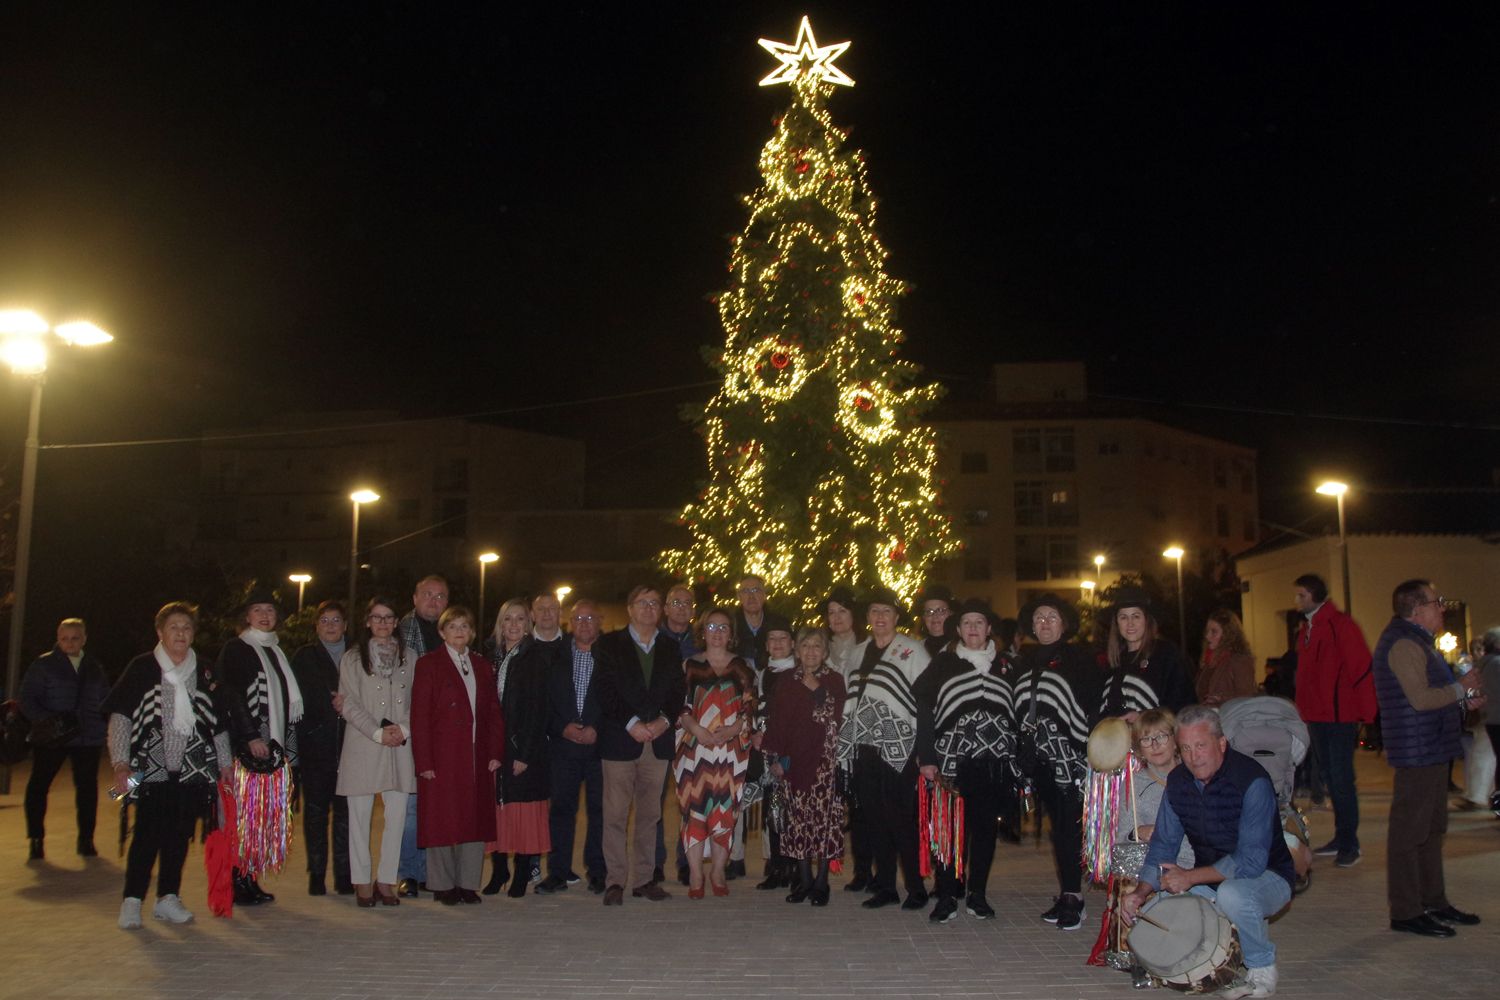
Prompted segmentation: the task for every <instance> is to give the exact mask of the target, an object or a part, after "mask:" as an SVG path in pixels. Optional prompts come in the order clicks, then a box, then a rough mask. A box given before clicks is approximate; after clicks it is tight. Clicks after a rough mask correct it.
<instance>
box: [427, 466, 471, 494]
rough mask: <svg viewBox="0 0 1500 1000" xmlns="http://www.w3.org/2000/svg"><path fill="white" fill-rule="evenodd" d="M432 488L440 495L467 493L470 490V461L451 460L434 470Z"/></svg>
mask: <svg viewBox="0 0 1500 1000" xmlns="http://www.w3.org/2000/svg"><path fill="white" fill-rule="evenodd" d="M432 480H433V482H432V488H433V490H434V491H436V492H438V493H466V492H468V489H469V460H468V459H467V458H450V459H449V460H448V461H446V462H439V463H438V465H437V467H436V468H435V469H433V476H432Z"/></svg>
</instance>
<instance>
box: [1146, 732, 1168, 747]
mask: <svg viewBox="0 0 1500 1000" xmlns="http://www.w3.org/2000/svg"><path fill="white" fill-rule="evenodd" d="M1171 738H1172V736H1171V734H1170V733H1157V734H1156V735H1154V736H1142V737H1141V738H1140V740H1139V742H1140V744H1141V746H1143V747H1159V746H1161V745H1162V744H1163V743H1165V742H1167V740H1170V739H1171Z"/></svg>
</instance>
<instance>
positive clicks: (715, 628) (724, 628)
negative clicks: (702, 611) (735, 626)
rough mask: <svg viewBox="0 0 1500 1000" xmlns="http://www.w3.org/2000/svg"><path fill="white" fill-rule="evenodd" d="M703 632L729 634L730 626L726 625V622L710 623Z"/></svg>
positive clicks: (704, 627)
mask: <svg viewBox="0 0 1500 1000" xmlns="http://www.w3.org/2000/svg"><path fill="white" fill-rule="evenodd" d="M703 631H705V632H728V631H729V625H728V624H726V623H725V622H709V623H708V624H707V625H705V626H703Z"/></svg>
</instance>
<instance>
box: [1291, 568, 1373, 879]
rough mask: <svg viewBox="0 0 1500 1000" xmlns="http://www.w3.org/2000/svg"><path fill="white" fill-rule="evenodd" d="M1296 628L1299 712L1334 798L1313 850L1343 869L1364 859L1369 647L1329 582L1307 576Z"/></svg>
mask: <svg viewBox="0 0 1500 1000" xmlns="http://www.w3.org/2000/svg"><path fill="white" fill-rule="evenodd" d="M1292 600H1293V601H1294V602H1295V604H1296V606H1297V610H1298V611H1299V612H1301V614H1302V616H1303V621H1302V623H1301V624H1300V625H1298V627H1297V639H1296V642H1295V648H1296V652H1297V711H1298V712H1299V713H1300V714H1301V716H1302V721H1303V722H1306V723H1307V731H1308V734H1309V735H1310V736H1311V737H1312V745H1313V757H1314V758H1315V760H1316V762H1317V767H1318V773H1319V775H1321V777H1322V779H1323V784H1324V785H1326V786H1327V787H1328V796H1329V798H1330V799H1332V800H1333V839H1332V840H1330V841H1329V842H1328V843H1326V844H1324V845H1323V846H1322V847H1320V848H1318V849H1317V850H1316V851H1314V852H1313V853H1314V854H1317V855H1318V856H1320V857H1333V858H1334V859H1335V860H1334V864H1336V865H1337V866H1338V867H1340V868H1352V867H1354V866H1355V865H1357V864H1359V859H1360V850H1359V795H1358V793H1357V790H1356V789H1355V784H1354V750H1355V747H1356V746H1358V745H1359V727H1360V723H1367V722H1374V721H1375V685H1374V684H1373V683H1372V682H1371V679H1370V646H1369V643H1367V642H1365V636H1364V633H1363V632H1361V631H1360V630H1359V625H1358V624H1357V623H1356V622H1355V621H1354V619H1353V618H1350V617H1349V616H1348V615H1346V614H1345V613H1344V612H1342V611H1340V610H1339V609H1338V608H1337V607H1336V606H1335V605H1334V603H1333V602H1332V601H1331V600H1329V599H1328V584H1326V583H1324V582H1323V579H1322V577H1319V576H1315V575H1314V574H1312V573H1308V574H1306V575H1304V576H1299V577H1297V579H1296V580H1295V581H1294V583H1293V590H1292Z"/></svg>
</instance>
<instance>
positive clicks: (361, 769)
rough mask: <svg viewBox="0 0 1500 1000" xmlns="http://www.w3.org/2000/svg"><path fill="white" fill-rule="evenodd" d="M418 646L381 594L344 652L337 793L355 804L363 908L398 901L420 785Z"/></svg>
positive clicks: (354, 844) (352, 833)
mask: <svg viewBox="0 0 1500 1000" xmlns="http://www.w3.org/2000/svg"><path fill="white" fill-rule="evenodd" d="M416 668H417V661H416V655H415V653H414V652H413V651H412V650H410V649H408V648H406V643H405V642H403V641H402V639H401V633H400V632H398V631H397V630H396V612H395V610H394V609H393V607H392V605H391V603H390V602H389V601H386V600H385V599H384V598H381V597H376V598H374V599H373V600H371V601H370V603H369V605H367V606H366V608H365V617H364V621H363V622H362V623H361V625H360V628H359V638H358V641H357V642H356V643H355V645H353V646H352V647H350V648H349V649H347V650H345V651H344V655H343V656H342V657H340V658H339V697H340V698H341V699H342V702H343V708H342V713H343V716H344V723H345V725H346V726H347V730H346V732H345V734H344V749H343V751H342V752H341V753H340V755H339V783H338V789H337V791H338V794H340V795H342V796H345V798H346V799H347V800H348V803H349V879H350V881H352V882H353V883H354V893H355V901H356V902H357V903H358V904H359V905H360V906H362V907H370V906H374V905H375V904H376V903H381V904H383V905H385V906H399V905H400V904H401V900H400V899H399V898H398V897H397V895H396V875H397V868H398V866H399V864H400V862H401V831H402V829H403V828H404V827H405V825H406V799H407V796H409V795H411V794H412V793H413V792H415V791H416V790H417V778H416V767H415V765H414V763H413V760H412V753H411V686H412V679H413V678H414V677H415V675H416ZM377 795H378V796H380V800H381V805H382V807H383V809H384V812H385V827H384V829H383V830H382V831H381V834H380V862H379V866H378V867H377V868H376V869H375V870H374V872H373V876H374V877H373V878H372V877H371V876H372V871H371V861H370V820H371V818H372V817H373V816H374V813H375V796H377Z"/></svg>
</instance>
